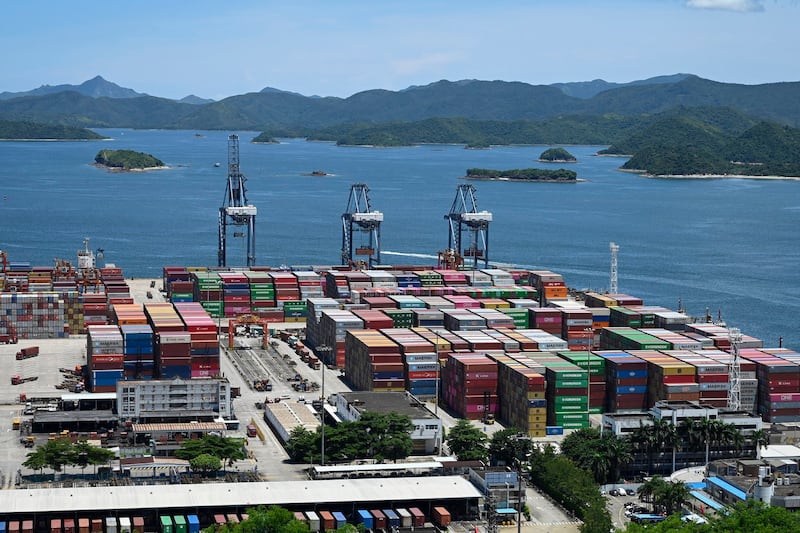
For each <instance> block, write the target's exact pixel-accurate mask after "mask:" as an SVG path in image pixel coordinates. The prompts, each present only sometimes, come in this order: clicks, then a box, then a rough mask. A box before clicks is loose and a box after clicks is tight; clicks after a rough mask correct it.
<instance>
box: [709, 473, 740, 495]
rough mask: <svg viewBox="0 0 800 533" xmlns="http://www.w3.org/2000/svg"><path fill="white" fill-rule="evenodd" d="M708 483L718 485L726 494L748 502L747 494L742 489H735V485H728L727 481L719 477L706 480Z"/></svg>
mask: <svg viewBox="0 0 800 533" xmlns="http://www.w3.org/2000/svg"><path fill="white" fill-rule="evenodd" d="M706 481H707V482H708V483H711V484H712V485H716V486H717V487H719V488H721V489H722V490H724V491H725V492H729V493H731V494H732V495H733V496H735V497H736V498H739V499H740V500H746V499H747V494H745V493H744V491H743V490H742V489H738V488H736V487H734V486H733V485H731V484H730V483H728V482H727V481H725V480H722V479H720V478H718V477H710V478H706Z"/></svg>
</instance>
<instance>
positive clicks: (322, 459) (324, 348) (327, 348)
mask: <svg viewBox="0 0 800 533" xmlns="http://www.w3.org/2000/svg"><path fill="white" fill-rule="evenodd" d="M330 351H331V347H330V346H327V345H325V344H323V345H321V346H317V357H318V358H319V360H320V365H319V367H320V368H321V369H322V412H321V413H320V420H321V422H322V431H321V439H320V440H321V450H320V456H319V464H320V466H325V402H326V400H325V367H326V366H327V364H326V363H325V358H323V357H322V356H321V354H320V352H322V353H326V354H327V353H329V352H330Z"/></svg>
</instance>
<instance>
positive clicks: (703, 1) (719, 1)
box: [686, 0, 764, 13]
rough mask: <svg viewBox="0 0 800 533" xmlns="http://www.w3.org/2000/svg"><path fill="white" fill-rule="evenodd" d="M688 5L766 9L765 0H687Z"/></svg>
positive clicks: (744, 10)
mask: <svg viewBox="0 0 800 533" xmlns="http://www.w3.org/2000/svg"><path fill="white" fill-rule="evenodd" d="M686 6H687V7H694V8H697V9H719V10H721V11H738V12H740V13H751V12H754V11H764V5H763V0H686Z"/></svg>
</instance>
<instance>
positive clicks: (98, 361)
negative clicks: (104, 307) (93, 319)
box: [86, 325, 125, 392]
mask: <svg viewBox="0 0 800 533" xmlns="http://www.w3.org/2000/svg"><path fill="white" fill-rule="evenodd" d="M87 330H88V331H87V335H86V361H87V365H88V370H89V387H88V388H89V389H90V390H91V391H92V392H115V391H116V390H117V381H119V380H121V379H122V377H123V372H124V370H123V369H124V361H125V356H124V353H123V352H124V346H123V339H122V334H121V333H120V330H119V326H111V325H106V326H89V327H88V328H87Z"/></svg>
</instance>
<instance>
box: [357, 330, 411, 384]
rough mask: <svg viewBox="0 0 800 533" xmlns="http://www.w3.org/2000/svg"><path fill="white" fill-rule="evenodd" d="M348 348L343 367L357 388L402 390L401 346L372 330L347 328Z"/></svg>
mask: <svg viewBox="0 0 800 533" xmlns="http://www.w3.org/2000/svg"><path fill="white" fill-rule="evenodd" d="M345 350H346V351H347V359H346V360H345V366H344V368H345V372H346V374H347V378H348V379H349V380H350V383H351V384H352V385H353V388H354V389H355V390H365V391H372V390H380V391H383V392H389V391H402V390H403V385H404V382H403V357H402V355H401V354H400V347H399V346H397V344H396V343H395V342H394V341H392V340H391V339H390V338H388V337H386V335H384V334H382V333H381V332H380V331H377V330H371V329H358V330H349V331H346V336H345ZM392 383H394V385H391V384H392Z"/></svg>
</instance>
